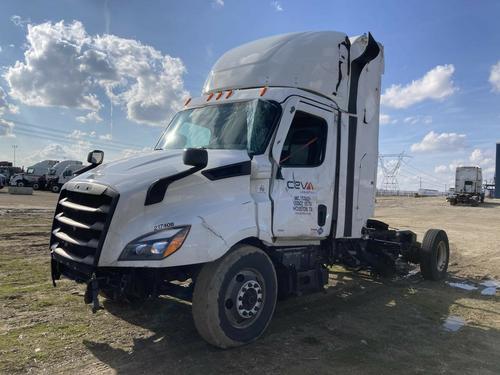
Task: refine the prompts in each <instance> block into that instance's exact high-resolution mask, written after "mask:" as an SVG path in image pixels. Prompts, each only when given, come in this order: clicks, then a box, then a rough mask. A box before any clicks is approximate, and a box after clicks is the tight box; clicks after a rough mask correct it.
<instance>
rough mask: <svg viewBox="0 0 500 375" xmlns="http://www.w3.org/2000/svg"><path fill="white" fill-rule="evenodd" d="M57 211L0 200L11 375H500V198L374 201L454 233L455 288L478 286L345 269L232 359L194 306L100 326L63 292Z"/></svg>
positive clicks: (36, 201)
mask: <svg viewBox="0 0 500 375" xmlns="http://www.w3.org/2000/svg"><path fill="white" fill-rule="evenodd" d="M56 200H57V196H56V195H55V194H52V193H47V192H35V194H34V195H33V196H12V195H8V194H6V191H5V189H4V190H0V239H1V241H0V372H1V373H6V374H7V373H8V374H11V373H50V374H54V373H82V374H97V373H125V374H128V373H130V374H141V373H148V374H155V373H167V372H168V373H174V374H175V373H190V374H191V373H192V374H197V373H204V374H219V373H259V374H267V373H272V374H275V373H286V374H313V373H314V374H323V373H333V372H336V373H349V374H394V373H396V374H398V373H409V374H456V373H461V374H499V373H500V357H499V356H498V348H499V347H500V331H499V330H500V303H499V302H500V301H499V297H498V296H496V295H495V296H484V295H482V294H481V291H482V290H483V289H484V287H482V286H481V285H480V283H481V282H484V281H485V280H488V279H496V280H500V248H499V247H500V220H499V218H500V202H499V201H493V200H490V201H487V202H486V203H485V204H484V205H481V206H479V207H466V206H456V207H451V206H449V205H447V204H446V202H444V200H443V198H386V197H384V198H378V202H377V210H376V216H377V218H378V219H380V220H384V221H386V222H388V223H389V224H391V225H393V226H395V227H399V228H408V229H411V230H414V231H415V232H417V233H418V235H419V238H422V237H421V236H422V235H423V234H424V232H425V230H427V229H428V228H443V229H445V230H446V231H447V233H448V236H449V238H450V243H451V249H452V259H451V264H450V275H449V278H448V280H447V282H457V283H468V284H470V285H475V286H477V287H478V289H475V290H472V291H466V290H462V289H458V288H454V287H451V286H449V284H448V283H447V282H440V283H433V282H427V281H423V280H422V279H421V277H420V275H419V274H415V275H413V276H411V277H409V278H406V279H403V280H380V279H379V280H373V279H371V278H369V277H368V275H366V274H354V273H351V272H348V271H346V270H344V269H342V268H340V267H335V268H334V269H333V270H332V272H331V275H330V277H331V283H330V286H329V288H328V289H327V290H326V291H325V292H324V293H317V294H312V295H308V296H304V297H301V298H292V299H289V300H286V301H283V302H280V303H279V304H278V307H277V309H276V313H275V316H274V319H273V321H272V323H271V325H270V327H269V329H268V331H267V333H266V334H265V335H264V336H263V337H262V338H261V339H259V340H258V341H257V342H255V343H253V344H252V345H248V346H245V347H241V348H236V349H232V350H226V351H224V350H219V349H216V348H213V347H211V346H209V345H208V344H206V343H205V342H204V341H203V340H202V339H201V338H200V337H199V336H198V334H197V332H196V330H195V328H194V324H193V321H192V318H191V311H190V310H191V309H190V306H189V304H186V303H180V302H177V301H175V300H172V299H169V298H160V299H158V300H156V301H151V302H147V303H146V304H144V305H142V306H140V307H130V306H126V305H119V304H113V303H109V302H106V301H105V302H104V305H105V308H106V309H105V310H104V311H99V312H98V313H97V314H95V315H93V314H92V313H91V312H90V310H89V308H88V306H85V305H84V303H83V290H84V288H83V286H81V285H78V284H75V283H73V282H70V281H67V280H64V281H61V282H59V283H58V286H57V288H53V287H52V285H51V282H50V280H49V279H50V272H49V256H48V237H49V232H50V225H51V220H52V211H53V207H54V205H55V202H56ZM450 317H451V319H449V318H450ZM447 319H448V320H447ZM444 324H447V325H448V326H449V327H451V328H453V324H455V326H457V327H458V330H456V331H451V330H449V329H445V328H444ZM450 324H451V325H450Z"/></svg>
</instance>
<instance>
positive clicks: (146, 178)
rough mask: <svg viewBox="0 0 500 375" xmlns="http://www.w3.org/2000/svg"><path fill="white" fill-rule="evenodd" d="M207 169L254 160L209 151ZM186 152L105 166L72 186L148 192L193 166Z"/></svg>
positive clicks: (140, 157)
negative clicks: (85, 184) (84, 184)
mask: <svg viewBox="0 0 500 375" xmlns="http://www.w3.org/2000/svg"><path fill="white" fill-rule="evenodd" d="M207 152H208V164H207V166H206V168H205V169H210V168H216V167H220V166H223V165H228V164H232V163H238V162H242V161H247V160H250V158H249V156H248V153H247V152H246V150H207ZM182 156H183V150H156V151H151V152H147V153H143V154H139V155H135V156H132V157H129V158H126V159H121V160H117V161H114V162H110V163H106V164H102V165H100V166H98V167H96V168H94V169H91V170H90V171H88V172H85V173H83V174H81V175H80V176H77V177H75V178H74V179H72V180H71V181H70V183H78V182H91V183H98V184H102V185H107V186H110V187H112V188H114V189H116V190H117V191H118V192H123V191H129V190H147V188H148V187H149V186H150V185H151V184H152V183H153V182H154V181H157V180H158V179H160V178H164V177H169V176H172V175H174V174H177V173H179V172H183V171H185V170H187V169H189V168H191V166H188V165H185V164H184V162H183V159H182Z"/></svg>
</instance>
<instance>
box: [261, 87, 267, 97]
mask: <svg viewBox="0 0 500 375" xmlns="http://www.w3.org/2000/svg"><path fill="white" fill-rule="evenodd" d="M266 91H267V87H263V88H261V89H260V96H264V94H265V93H266Z"/></svg>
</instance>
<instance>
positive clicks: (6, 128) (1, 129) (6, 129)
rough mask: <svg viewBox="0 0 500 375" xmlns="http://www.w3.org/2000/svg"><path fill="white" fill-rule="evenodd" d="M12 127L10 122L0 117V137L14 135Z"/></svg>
mask: <svg viewBox="0 0 500 375" xmlns="http://www.w3.org/2000/svg"><path fill="white" fill-rule="evenodd" d="M13 127H14V124H13V123H12V122H10V121H6V120H3V119H1V118H0V137H9V138H10V137H15V135H14V133H12V129H13Z"/></svg>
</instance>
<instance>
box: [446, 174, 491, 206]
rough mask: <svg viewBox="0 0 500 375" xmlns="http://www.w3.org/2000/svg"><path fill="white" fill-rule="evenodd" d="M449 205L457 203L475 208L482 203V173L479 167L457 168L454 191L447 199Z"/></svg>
mask: <svg viewBox="0 0 500 375" xmlns="http://www.w3.org/2000/svg"><path fill="white" fill-rule="evenodd" d="M447 200H448V201H449V202H450V204H451V205H453V206H454V205H456V204H457V203H464V204H470V205H472V206H477V205H478V204H479V203H482V202H484V190H483V173H482V170H481V168H479V167H457V169H456V174H455V190H454V192H453V194H450V195H449V196H448V197H447Z"/></svg>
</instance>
